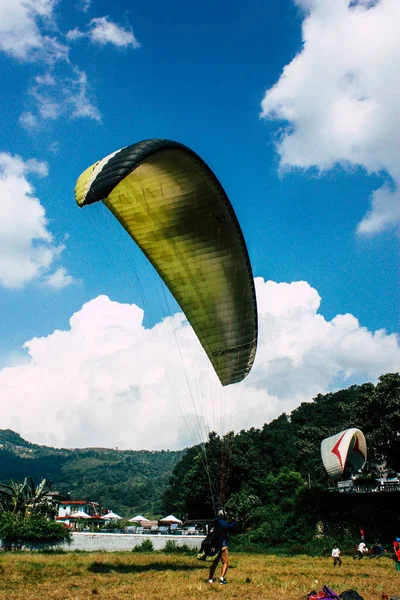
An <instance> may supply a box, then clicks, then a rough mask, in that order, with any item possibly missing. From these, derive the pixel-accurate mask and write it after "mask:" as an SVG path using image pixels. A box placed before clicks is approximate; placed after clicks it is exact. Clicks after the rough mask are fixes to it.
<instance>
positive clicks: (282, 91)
mask: <svg viewBox="0 0 400 600" xmlns="http://www.w3.org/2000/svg"><path fill="white" fill-rule="evenodd" d="M295 1H296V0H295ZM297 4H298V5H299V6H301V7H302V9H303V10H304V11H305V16H304V21H303V24H302V35H303V48H302V50H301V51H300V52H299V53H298V54H297V55H296V56H295V57H294V59H293V60H292V61H291V62H290V63H289V64H288V65H286V66H285V68H284V69H283V72H282V75H281V77H280V78H279V80H278V82H277V83H276V84H275V85H274V86H273V87H272V88H271V89H269V90H268V91H267V92H266V94H265V97H264V99H263V101H262V116H263V117H264V118H266V119H277V120H280V121H283V122H284V126H283V130H282V134H281V136H280V138H279V142H278V144H277V148H278V152H279V154H280V157H281V168H282V169H285V168H293V167H295V168H302V169H307V168H310V167H316V168H318V169H319V170H320V171H324V170H327V169H332V168H333V167H334V166H335V165H337V164H342V165H350V164H353V165H360V166H361V167H363V168H364V169H365V170H366V172H368V173H383V172H385V173H386V174H389V176H390V178H391V184H392V185H391V187H389V186H387V185H385V186H384V187H382V188H380V189H379V190H376V191H375V193H374V194H373V196H372V198H371V205H370V209H369V211H368V212H367V214H366V215H365V216H364V218H363V219H362V220H361V222H360V223H359V225H358V229H357V230H358V232H359V233H364V234H365V233H370V234H372V233H376V232H378V231H382V230H383V229H385V228H387V227H389V226H394V225H396V224H398V223H399V222H400V192H399V189H398V183H397V182H398V179H399V177H400V167H399V161H398V158H397V157H398V154H399V149H400V101H399V100H400V97H399V90H400V71H399V69H398V62H399V59H400V37H399V35H398V31H397V27H396V24H397V23H398V22H399V20H400V3H399V2H398V0H380V1H375V2H371V1H367V0H363V1H361V0H356V1H350V0H335V1H334V2H332V1H331V0H297Z"/></svg>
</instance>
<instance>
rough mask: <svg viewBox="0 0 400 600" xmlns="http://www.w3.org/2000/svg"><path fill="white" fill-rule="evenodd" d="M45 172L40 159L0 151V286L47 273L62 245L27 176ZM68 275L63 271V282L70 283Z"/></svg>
mask: <svg viewBox="0 0 400 600" xmlns="http://www.w3.org/2000/svg"><path fill="white" fill-rule="evenodd" d="M47 173H48V167H47V164H46V163H44V162H39V161H37V160H35V159H31V160H27V161H23V160H22V158H21V157H19V156H11V155H10V154H7V153H5V152H2V153H0V208H1V215H2V216H1V219H0V256H1V260H0V285H2V286H4V287H6V288H9V289H19V288H22V287H23V286H24V285H26V284H27V283H28V282H30V281H33V280H35V279H38V278H40V277H41V276H43V275H48V276H50V270H51V268H52V265H53V263H54V261H55V260H56V258H58V256H59V255H60V253H61V251H62V250H63V248H64V247H63V246H60V245H57V243H56V242H55V240H54V239H53V236H52V234H51V232H50V230H49V228H48V222H47V219H46V214H45V210H44V208H43V206H42V205H41V203H40V201H39V199H38V198H36V197H35V196H34V189H33V187H32V185H31V183H30V182H29V181H28V179H29V178H30V176H31V175H37V176H39V177H46V176H47ZM53 277H54V278H55V279H54V281H57V280H59V281H60V282H61V280H62V278H61V276H59V277H58V278H57V276H55V275H54V276H53ZM68 277H69V276H67V274H66V272H65V273H64V281H65V282H67V281H68V283H72V279H71V280H69V279H68ZM53 287H57V286H56V285H53ZM59 287H61V286H59Z"/></svg>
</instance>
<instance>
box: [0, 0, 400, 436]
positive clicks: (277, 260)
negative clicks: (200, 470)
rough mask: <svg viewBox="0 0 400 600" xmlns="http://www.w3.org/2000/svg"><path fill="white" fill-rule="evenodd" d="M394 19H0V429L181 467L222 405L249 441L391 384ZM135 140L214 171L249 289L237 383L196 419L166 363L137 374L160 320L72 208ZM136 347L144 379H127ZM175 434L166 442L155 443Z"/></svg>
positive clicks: (210, 11) (132, 269)
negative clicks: (277, 423) (236, 232)
mask: <svg viewBox="0 0 400 600" xmlns="http://www.w3.org/2000/svg"><path fill="white" fill-rule="evenodd" d="M3 13H4V14H3ZM399 17H400V8H399V4H398V2H397V1H396V0H380V2H373V3H372V2H369V1H367V0H360V1H359V2H349V1H347V0H296V1H295V0H263V1H261V0H260V1H258V0H253V1H252V2H250V3H247V4H246V5H244V4H243V3H241V2H229V3H228V2H225V0H220V2H218V3H215V2H211V0H210V1H208V0H205V1H203V2H201V3H200V2H196V3H187V2H183V0H182V1H174V2H172V3H170V4H169V5H166V4H165V3H162V2H153V3H150V4H146V3H144V4H142V5H141V6H140V10H139V8H135V7H133V6H132V4H131V3H129V2H124V1H122V0H117V1H116V2H114V3H112V4H111V3H106V2H99V1H96V0H93V1H92V2H90V1H89V0H87V1H86V2H79V1H77V2H67V1H65V0H64V1H62V0H61V1H60V2H55V1H54V0H41V1H40V2H33V1H32V2H31V0H27V1H25V2H22V1H20V0H17V1H16V2H14V3H13V4H12V6H11V5H10V6H9V7H5V6H4V7H3V8H0V21H1V23H0V91H1V97H2V99H3V101H2V107H1V113H0V118H1V128H0V207H1V208H2V212H3V210H4V213H3V214H4V216H5V218H4V219H2V220H3V225H1V224H0V251H1V258H0V310H1V313H0V314H1V315H2V317H1V339H0V392H1V397H2V398H3V403H4V404H6V408H5V409H4V410H3V414H2V417H1V419H0V427H2V428H6V427H11V428H13V429H16V430H17V431H18V432H20V433H21V434H23V435H25V436H26V437H27V438H28V439H30V440H31V441H39V442H41V443H49V444H50V443H51V444H54V445H65V446H84V445H98V446H99V445H118V446H119V447H167V446H168V447H182V446H183V445H185V444H187V443H190V442H191V439H190V436H188V429H189V428H188V427H186V428H185V423H186V424H187V422H188V421H189V422H190V421H191V420H193V422H194V421H198V420H199V415H200V419H201V421H202V423H203V426H204V429H205V430H206V429H207V428H209V427H211V426H215V425H216V423H215V412H216V411H217V412H218V410H219V409H220V407H221V406H222V405H224V406H225V405H226V406H228V407H229V408H226V409H224V410H225V414H228V413H229V424H231V422H233V421H232V418H233V417H232V416H233V415H235V423H234V424H235V426H236V427H239V428H240V427H249V426H252V425H254V426H261V425H262V423H263V422H265V421H267V420H270V419H271V418H273V417H274V416H277V415H278V414H280V413H281V412H282V411H283V410H286V411H290V410H291V409H292V408H294V407H295V406H296V405H297V404H298V403H299V402H301V401H304V400H311V399H312V397H313V396H314V395H316V394H317V393H324V392H326V391H328V390H330V389H334V388H335V387H342V386H345V385H346V386H347V385H351V384H352V383H354V382H356V383H358V382H361V381H366V380H370V381H376V379H377V377H378V376H379V375H381V374H382V373H385V372H389V371H395V370H396V371H397V370H398V365H399V364H400V349H399V339H398V336H397V333H398V331H399V268H398V265H399V221H400V197H399V193H398V188H397V182H398V177H399V175H400V172H399V171H400V169H399V167H398V165H397V163H398V153H399V147H400V125H399V123H400V102H399V97H398V89H400V81H399V79H400V76H399V74H398V72H397V64H398V60H399V55H400V43H399V41H398V40H397V34H396V32H395V31H394V28H393V26H392V24H393V23H394V22H396V19H398V18H399ZM151 137H164V138H169V139H173V140H177V141H180V142H182V143H184V144H186V145H188V146H189V147H190V148H192V149H193V150H194V151H195V152H197V153H198V154H199V155H200V156H201V157H202V158H203V159H204V160H205V161H206V162H207V163H208V164H209V165H210V167H211V168H212V169H213V170H214V172H215V173H216V175H217V176H218V178H219V179H220V181H221V183H222V184H223V186H224V188H225V190H226V191H227V193H228V196H229V197H230V199H231V202H232V204H233V206H234V208H235V210H236V213H237V216H238V218H239V221H240V223H241V225H242V229H243V232H244V235H245V238H246V241H247V245H248V249H249V253H250V258H251V262H252V266H253V272H254V275H255V277H256V278H258V279H257V290H258V294H259V296H258V302H259V306H260V346H259V352H258V358H257V362H256V364H255V366H254V369H253V372H252V374H251V375H250V376H249V377H248V379H247V380H246V381H245V382H244V384H243V385H242V386H241V389H236V390H235V391H234V392H233V391H228V392H225V391H224V394H225V395H224V400H223V401H220V400H219V394H220V393H221V392H220V390H218V389H217V387H216V385H217V384H216V382H215V381H214V379H213V374H212V373H211V374H209V375H207V377H209V378H210V382H211V383H210V386H211V388H210V389H212V390H213V391H212V394H211V395H212V396H213V400H212V401H211V400H210V401H209V402H210V406H211V404H212V406H213V408H212V411H211V413H212V415H214V416H212V415H211V413H209V411H208V409H207V408H206V409H203V408H201V410H199V408H198V407H194V406H193V405H190V406H189V404H188V400H187V397H188V396H192V397H193V396H196V394H197V387H196V386H197V384H196V383H193V388H192V391H190V392H188V391H186V392H184V393H182V394H181V396H180V397H179V398H178V399H177V398H175V396H176V395H177V394H176V389H177V388H179V389H182V387H184V386H182V385H181V384H180V377H181V375H180V371H181V366H180V363H179V358H178V357H177V358H176V361H175V359H171V362H170V363H169V364H168V365H167V364H166V363H164V362H163V359H162V354H163V353H162V352H161V354H160V360H159V363H157V361H156V358H155V356H158V354H157V350H156V348H159V349H161V347H163V348H164V346H163V344H164V337H163V336H164V333H162V334H161V337H162V340H163V341H161V340H160V338H159V337H157V336H158V335H159V333H158V332H159V329H161V328H162V326H164V325H165V326H166V323H167V321H168V319H167V321H164V323H163V324H161V325H160V327H158V326H157V324H158V323H159V322H160V320H161V318H163V317H166V316H167V315H168V313H169V312H172V313H173V312H174V311H175V310H177V308H176V306H175V305H174V304H173V302H169V304H168V306H165V302H164V301H163V300H160V298H163V297H164V296H163V292H162V291H161V286H160V284H159V282H158V281H157V278H156V277H155V276H154V274H153V273H152V270H151V269H150V268H149V266H148V265H147V264H146V262H145V260H143V259H142V258H141V257H140V255H139V253H138V252H137V251H136V250H135V249H134V248H133V247H132V245H131V244H129V242H128V240H127V239H126V236H125V234H124V232H122V231H120V229H119V226H118V224H116V223H114V222H113V220H112V218H111V217H110V216H109V215H107V214H106V211H105V210H104V209H103V210H102V209H101V207H97V206H96V207H86V208H85V209H78V208H77V206H76V204H75V202H74V195H73V189H74V185H75V181H76V179H77V177H78V176H79V174H80V173H81V172H82V171H83V170H84V169H85V168H86V167H87V166H89V165H90V164H92V163H93V162H95V161H96V160H99V159H101V158H102V157H103V156H105V155H107V154H109V153H110V152H112V151H114V150H116V149H118V148H120V147H122V146H126V145H128V144H131V143H135V142H137V141H140V140H142V139H146V138H151ZM122 256H123V257H125V259H124V261H122V260H121V257H122ZM127 256H128V262H129V264H127V259H126V257H127ZM122 263H124V264H122ZM1 265H2V266H1ZM135 305H137V306H139V307H140V308H141V309H143V310H144V316H143V319H144V321H143V324H144V328H143V326H142V324H141V318H139V317H138V314H139V313H138V309H137V308H136V306H135ZM83 307H84V308H83ZM129 311H131V313H132V314H131V313H130V312H129ZM128 314H131V317H127V315H128ZM73 315H75V317H74V319H73V320H72V322H70V319H71V317H72V316H73ZM129 318H131V319H132V322H131V323H130V324H128V323H127V319H129ZM133 323H135V327H136V329H135V327H133V325H132V324H133ZM179 327H180V328H181V329H182V335H185V336H186V335H187V336H188V340H189V342H187V343H190V344H193V348H194V350H193V353H194V354H193V356H196V357H198V356H199V357H201V352H200V351H199V349H198V348H197V346H196V341H195V340H193V339H192V336H191V332H190V331H189V328H188V327H187V324H185V323H184V322H182V323H181V324H180V325H179ZM99 332H102V333H99ZM142 335H144V336H147V337H146V344H147V345H148V357H149V360H148V366H147V367H146V368H145V367H143V366H142V368H141V370H135V368H134V367H132V366H130V365H134V364H135V363H137V362H138V361H137V358H138V353H139V354H143V357H144V356H147V354H146V352H147V351H145V350H143V348H144V346H143V340H142V343H141V346H140V348H141V349H140V350H139V348H138V345H137V340H138V339H139V338H138V336H139V337H140V336H142ZM168 335H169V336H170V337H171V331H170V332H169V334H168V333H167V332H165V336H166V337H165V343H167V341H166V340H167V339H168ZM140 339H141V338H140ZM99 344H100V345H103V346H102V347H103V351H102V352H100V351H99ZM146 348H147V346H146ZM164 350H165V349H164ZM143 357H142V358H143ZM196 360H197V359H196ZM198 360H201V359H200V358H199V359H198ZM122 365H124V368H122ZM185 368H186V369H187V372H186V374H189V378H191V377H193V379H194V380H195V379H196V378H198V377H202V376H203V371H201V373H200V372H197V371H196V373H195V372H194V370H193V371H191V366H190V364H189V366H187V367H185ZM202 368H203V367H202ZM204 369H205V371H207V369H208V366H207V365H206V364H204ZM100 372H101V376H100V375H99V373H100ZM171 372H174V374H173V375H171ZM90 374H96V375H93V377H91V376H90ZM97 377H98V379H97ZM93 378H94V379H93ZM186 379H187V377H186ZM94 380H95V384H93V381H94ZM174 390H175V391H174ZM193 390H195V391H193ZM209 393H210V392H209V391H202V392H201V393H200V392H199V394H200V395H201V399H200V400H199V404H200V405H201V406H202V407H203V406H204V405H206V404H207V401H208V400H207V398H208V394H209ZM238 398H240V399H238ZM244 399H245V402H244ZM173 402H175V407H176V413H175V417H171V416H170V413H169V411H170V409H171V406H173V405H174V404H173ZM176 403H177V404H178V405H179V410H178V408H177V404H176ZM192 404H193V403H192ZM196 411H197V414H196ZM200 413H201V414H200ZM110 414H112V415H113V418H112V424H111V423H110ZM138 414H139V415H140V419H139V423H137V424H136V426H135V427H133V425H132V423H134V422H135V420H137V415H138ZM156 414H157V415H159V417H158V419H157V423H156V424H155V419H154V415H156ZM176 414H178V421H179V425H177V426H176V427H174V428H172V432H171V429H168V427H165V426H161V425H160V421H162V422H163V423H164V424H165V423H168V422H169V419H171V418H173V419H176V418H177V417H176ZM213 419H214V420H213ZM122 422H124V423H125V425H124V427H121V423H122ZM175 422H176V421H175ZM227 426H228V425H227V423H223V424H222V425H221V428H222V429H224V428H226V427H227ZM168 431H169V432H170V433H168Z"/></svg>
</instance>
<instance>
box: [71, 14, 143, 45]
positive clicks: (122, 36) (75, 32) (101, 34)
mask: <svg viewBox="0 0 400 600" xmlns="http://www.w3.org/2000/svg"><path fill="white" fill-rule="evenodd" d="M66 37H67V39H69V40H70V41H75V40H78V39H80V38H82V37H88V38H89V39H90V41H91V42H92V43H93V44H97V45H99V46H105V45H106V44H112V45H114V46H117V47H119V48H124V47H128V46H132V48H140V43H139V42H138V40H137V39H136V37H135V35H134V33H133V31H132V28H131V27H128V28H124V27H121V26H120V25H117V24H116V23H113V22H112V21H110V20H109V17H108V16H107V17H96V18H95V19H92V20H91V21H90V23H89V25H88V29H87V31H86V32H83V31H81V30H80V29H79V28H77V27H76V28H75V29H71V30H70V31H68V33H67V34H66Z"/></svg>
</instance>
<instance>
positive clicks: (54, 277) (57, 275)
mask: <svg viewBox="0 0 400 600" xmlns="http://www.w3.org/2000/svg"><path fill="white" fill-rule="evenodd" d="M43 279H44V282H45V284H46V285H47V286H48V287H50V288H53V289H56V290H61V289H62V288H65V287H68V286H69V285H72V284H75V283H78V281H77V280H76V279H74V278H73V277H72V276H71V275H69V274H68V273H67V269H66V268H65V267H59V268H58V269H56V270H55V271H54V272H53V273H50V274H49V275H46V276H45V277H44V278H43Z"/></svg>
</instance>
